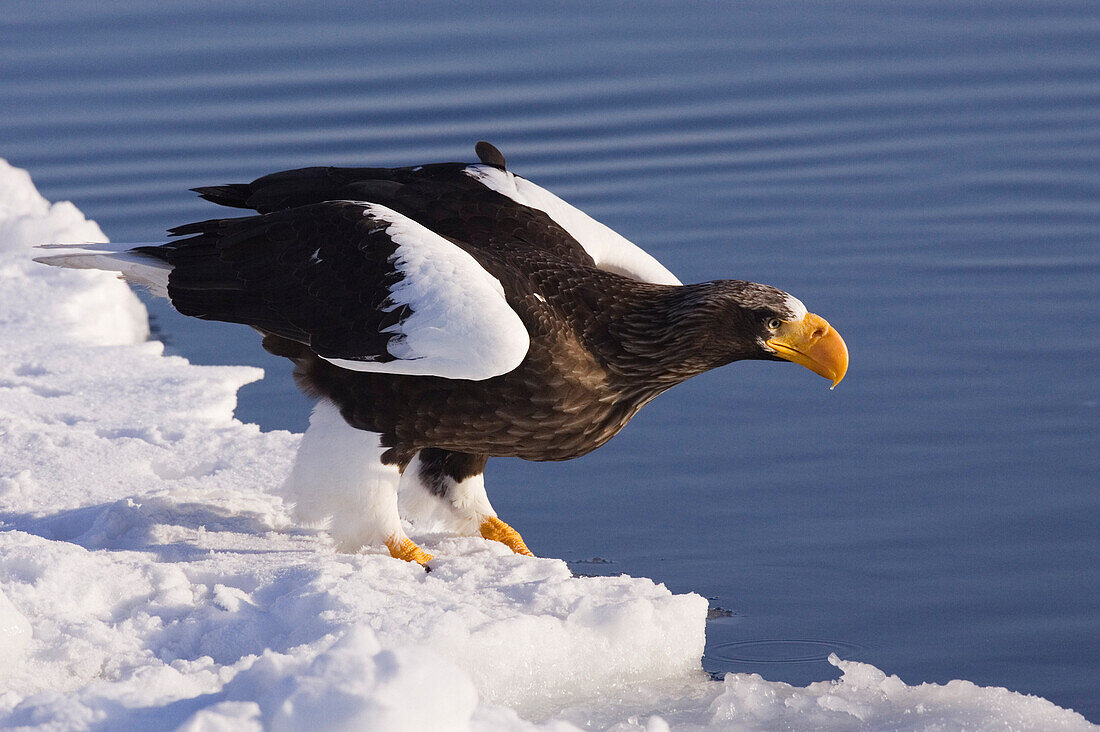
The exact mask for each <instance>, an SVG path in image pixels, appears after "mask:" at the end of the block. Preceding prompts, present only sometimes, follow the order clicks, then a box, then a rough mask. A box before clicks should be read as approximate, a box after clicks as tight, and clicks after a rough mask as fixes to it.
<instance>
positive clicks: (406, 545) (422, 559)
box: [386, 536, 435, 572]
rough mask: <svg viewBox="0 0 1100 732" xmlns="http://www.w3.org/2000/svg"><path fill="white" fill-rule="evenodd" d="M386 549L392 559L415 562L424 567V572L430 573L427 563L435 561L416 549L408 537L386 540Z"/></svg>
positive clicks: (419, 549)
mask: <svg viewBox="0 0 1100 732" xmlns="http://www.w3.org/2000/svg"><path fill="white" fill-rule="evenodd" d="M386 548H387V549H389V550H390V556H391V557H393V558H394V559H403V560H405V561H406V562H415V563H417V564H419V565H420V566H422V567H424V569H425V570H426V571H428V572H431V571H432V570H431V568H429V567H428V562H430V561H432V560H433V559H435V557H433V556H432V555H431V554H428V553H427V552H426V551H424V550H423V549H421V548H420V547H418V546H417V545H416V542H415V541H413V540H412V539H410V538H409V537H407V536H404V537H398V536H391V537H390V538H389V539H386Z"/></svg>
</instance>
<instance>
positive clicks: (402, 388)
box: [38, 142, 848, 566]
mask: <svg viewBox="0 0 1100 732" xmlns="http://www.w3.org/2000/svg"><path fill="white" fill-rule="evenodd" d="M475 152H476V154H477V157H478V159H479V161H480V162H478V163H473V164H469V163H436V164H428V165H417V166H410V167H400V168H369V167H364V168H344V167H311V168H302V169H297V170H288V171H284V172H279V173H273V174H271V175H266V176H263V177H262V178H258V179H257V180H254V181H252V182H251V183H243V184H230V185H220V186H209V187H203V188H196V189H194V190H195V191H196V192H197V193H198V194H199V195H200V196H201V197H202V198H204V199H207V200H208V201H212V202H213V203H216V204H220V205H222V206H228V207H233V208H238V209H248V210H250V211H251V212H252V213H251V214H250V215H245V216H238V217H233V218H215V219H210V220H207V221H200V222H197V223H191V224H186V225H183V226H179V227H176V228H174V229H170V230H169V234H171V235H172V237H174V238H172V239H171V240H169V241H168V242H167V243H162V244H159V245H142V246H136V247H134V246H132V245H124V246H125V248H123V247H111V246H110V245H105V246H100V245H94V246H92V245H82V246H80V247H79V248H69V247H66V248H64V249H63V250H62V251H60V252H55V253H51V254H49V255H46V256H42V257H39V258H38V261H40V262H43V263H45V264H50V265H57V266H62V267H71V268H92V269H104V270H109V271H117V272H119V273H120V276H121V277H123V278H124V279H126V280H128V281H129V282H131V283H134V284H136V285H139V286H142V287H145V288H147V289H149V290H150V291H152V292H153V293H154V294H156V295H159V296H162V297H166V298H167V299H168V300H169V301H170V302H171V303H172V305H173V307H174V308H175V309H176V310H178V311H179V312H181V313H183V314H184V315H189V316H193V317H196V318H203V319H206V320H218V321H225V322H230V323H243V324H245V325H249V326H251V327H252V328H254V329H256V330H257V331H259V332H260V333H261V334H262V336H263V341H262V343H263V347H264V348H265V349H266V350H267V351H269V352H271V353H273V354H275V355H277V356H282V357H285V358H287V359H289V360H290V361H292V362H293V364H294V377H295V380H296V383H297V384H298V386H299V388H300V389H301V390H302V391H303V392H305V393H306V394H307V395H308V396H310V397H312V398H314V399H315V400H316V406H315V408H314V410H313V412H312V414H311V417H310V424H309V427H308V429H307V430H306V432H305V434H304V435H303V437H302V441H301V446H300V448H299V451H298V454H297V456H296V458H295V462H294V465H293V468H292V470H291V473H290V476H289V478H288V480H287V483H286V486H285V489H284V490H285V495H286V497H287V498H288V499H289V500H290V501H292V502H293V504H294V506H295V509H294V510H295V513H296V516H297V517H298V518H299V519H300V520H304V521H308V522H327V524H328V526H329V531H330V532H331V534H332V536H333V539H334V540H335V541H336V543H337V545H338V546H339V548H341V549H343V550H347V551H355V550H358V549H360V548H362V547H365V546H383V545H384V546H385V547H386V549H387V550H388V551H389V553H390V555H391V556H393V557H396V558H398V559H403V560H406V561H410V562H417V563H419V564H421V565H425V566H427V562H429V561H430V560H431V559H432V556H431V555H430V554H428V553H427V552H425V551H423V550H422V549H421V548H420V547H419V546H418V545H417V544H416V543H415V542H414V541H413V540H412V539H410V538H409V537H408V535H407V534H406V532H405V530H404V528H403V524H402V522H401V515H402V512H403V511H404V513H405V515H406V516H407V517H408V516H413V517H430V518H432V519H433V520H435V521H437V522H440V523H441V524H442V525H443V526H444V527H445V528H446V529H447V530H449V531H452V532H455V533H457V534H461V535H473V536H477V535H480V536H482V537H484V538H485V539H489V540H494V541H499V542H502V543H503V544H505V545H506V546H508V547H509V548H511V549H512V550H513V551H514V552H516V553H519V554H526V555H530V554H531V552H530V550H529V549H528V548H527V545H526V543H525V542H524V540H523V538H522V537H521V536H520V534H519V533H518V532H517V531H516V530H515V529H513V528H512V527H511V526H509V525H508V524H507V523H505V522H504V521H502V520H501V519H500V518H499V517H498V516H497V514H496V511H494V509H493V507H492V504H491V503H490V502H489V499H488V496H487V495H486V492H485V482H484V471H485V466H486V461H487V460H488V458H489V457H491V456H514V457H520V458H524V459H526V460H538V461H541V460H568V459H570V458H575V457H578V456H580V455H584V454H586V453H588V452H590V451H591V450H594V449H596V448H597V447H599V446H601V445H603V444H604V443H605V442H607V441H608V440H609V439H611V438H612V437H613V436H614V435H615V434H616V433H617V432H618V431H619V430H621V429H622V428H623V427H624V426H625V425H626V424H627V422H629V421H630V420H631V419H632V418H633V417H634V415H635V414H637V413H638V410H640V409H641V408H642V407H643V406H645V405H646V404H647V403H648V402H649V401H650V400H652V399H653V398H655V397H656V396H657V395H659V394H661V393H662V392H663V391H665V390H666V389H668V388H670V387H672V386H675V385H676V384H679V383H680V382H682V381H684V380H686V379H689V378H691V377H692V376H695V375H697V374H701V373H703V372H705V371H708V370H710V369H713V368H716V367H719V366H724V365H726V364H729V363H732V362H734V361H741V360H747V359H753V360H766V361H790V362H794V363H797V364H800V365H802V366H804V367H806V368H808V369H809V370H811V371H813V372H815V373H817V374H819V375H821V376H823V377H825V378H826V379H828V380H829V381H830V382H831V383H832V385H833V386H834V387H835V386H836V385H837V384H838V383H840V381H841V379H843V378H844V374H845V372H846V371H847V367H848V351H847V347H846V346H845V344H844V341H843V339H842V338H841V337H840V335H839V334H838V333H837V332H836V330H835V329H834V328H832V326H830V324H829V323H828V322H826V321H825V319H823V318H821V317H820V316H818V315H815V314H813V313H810V312H808V311H807V310H806V307H805V306H804V305H803V304H802V302H801V301H800V300H798V299H797V298H795V297H794V296H792V295H790V294H788V293H786V292H784V291H782V290H780V289H777V288H775V287H771V286H768V285H763V284H758V283H755V282H747V281H742V280H730V279H727V280H715V281H712V282H702V283H698V284H688V285H685V284H682V283H681V282H680V281H679V280H678V279H677V278H676V277H675V276H674V275H673V274H672V273H671V272H670V271H669V270H668V269H666V268H665V267H664V266H662V265H661V264H660V263H659V262H658V261H657V260H656V259H654V258H653V257H652V256H650V255H649V254H647V253H646V252H644V251H643V250H642V249H641V248H639V247H638V246H636V245H634V244H633V243H631V242H629V241H628V240H626V239H625V238H623V237H622V236H620V235H619V234H617V233H615V232H614V231H612V230H611V229H610V228H608V227H607V226H604V225H603V224H601V223H599V222H597V221H595V220H593V219H592V218H590V217H589V216H587V215H586V214H584V213H583V212H581V211H580V210H578V209H576V208H574V207H573V206H571V205H569V204H568V203H566V202H565V201H563V200H562V199H560V198H558V197H557V196H555V195H554V194H552V193H550V192H549V191H547V190H546V189H544V188H541V187H539V186H537V185H535V184H534V183H531V182H530V181H528V180H526V179H524V178H521V177H520V176H518V175H515V174H514V173H513V172H512V171H510V170H509V169H508V168H507V166H506V164H505V159H504V156H503V155H502V154H501V153H500V151H499V150H497V148H495V147H494V146H492V145H490V144H489V143H487V142H479V143H478V144H477V146H476V147H475ZM399 493H400V495H401V505H400V506H399V502H398V496H399Z"/></svg>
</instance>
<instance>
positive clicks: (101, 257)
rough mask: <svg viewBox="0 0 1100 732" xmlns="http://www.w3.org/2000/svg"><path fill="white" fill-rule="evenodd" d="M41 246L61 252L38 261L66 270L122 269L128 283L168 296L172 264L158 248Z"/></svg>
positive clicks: (82, 245) (112, 245)
mask: <svg viewBox="0 0 1100 732" xmlns="http://www.w3.org/2000/svg"><path fill="white" fill-rule="evenodd" d="M38 248H39V249H51V250H59V251H58V253H57V254H47V255H43V256H41V257H35V258H34V261H36V262H40V263H41V264H48V265H51V266H53V267H65V268H66V269H100V270H104V271H107V272H118V273H119V276H120V277H122V279H124V280H126V281H127V282H129V283H131V284H134V285H138V286H141V287H144V288H145V289H147V290H149V292H151V293H152V294H154V295H156V296H157V297H163V298H167V297H168V274H169V273H170V272H171V271H172V265H171V264H169V263H168V262H165V261H164V260H162V259H160V258H158V257H157V256H155V255H154V254H153V253H152V251H155V247H150V246H147V245H134V244H107V243H95V244H75V245H73V244H43V245H42V246H39V247H38Z"/></svg>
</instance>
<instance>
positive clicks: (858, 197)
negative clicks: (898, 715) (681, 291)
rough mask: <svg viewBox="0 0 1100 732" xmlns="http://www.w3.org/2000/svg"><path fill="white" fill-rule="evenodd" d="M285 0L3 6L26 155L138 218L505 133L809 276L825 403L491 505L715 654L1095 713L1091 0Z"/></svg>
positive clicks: (711, 399)
mask: <svg viewBox="0 0 1100 732" xmlns="http://www.w3.org/2000/svg"><path fill="white" fill-rule="evenodd" d="M273 5H276V7H275V8H274V9H272V8H266V7H265V6H264V5H263V4H256V3H253V2H248V3H244V2H236V1H230V2H220V3H208V2H199V1H197V0H192V1H189V2H175V3H172V4H170V5H169V4H153V3H137V2H133V3H123V2H105V1H104V2H97V3H87V2H83V1H77V0H73V1H71V2H52V1H46V2H36V3H9V4H7V5H5V7H4V12H3V13H2V14H0V157H5V158H7V159H8V160H10V161H11V162H12V163H13V164H15V165H18V166H21V167H25V168H27V169H29V170H30V172H31V174H32V175H33V176H34V179H35V181H36V183H37V184H38V186H39V188H40V189H41V190H42V192H43V194H44V195H46V196H47V197H48V198H50V199H54V200H57V199H69V200H72V201H74V202H75V203H76V204H77V205H78V206H79V207H80V208H81V209H83V210H84V211H85V212H86V213H87V214H88V215H89V216H90V217H93V218H95V219H96V220H98V221H99V223H100V224H101V226H102V227H103V229H104V231H105V232H106V233H107V234H108V235H109V236H110V237H111V238H112V239H114V240H116V241H150V240H156V239H158V238H159V237H160V236H161V234H162V231H163V230H164V229H165V228H166V227H168V226H171V225H175V224H178V223H181V222H186V221H191V220H195V219H199V218H207V217H210V216H213V215H216V214H217V211H215V210H214V209H213V207H211V206H209V205H208V204H204V203H203V202H201V201H199V200H197V199H196V198H195V197H194V196H193V195H191V194H189V193H188V192H187V189H188V188H190V187H192V186H196V185H204V184H211V183H221V182H230V181H244V180H249V179H251V178H253V177H255V176H258V175H261V174H263V173H266V172H270V171H273V170H280V169H284V168H290V167H296V166H303V165H315V164H326V163H331V164H348V165H390V164H393V165H403V164H413V163H422V162H430V161H438V160H469V159H472V145H473V142H474V141H475V140H478V139H489V140H491V141H493V142H495V143H496V144H497V145H498V146H499V147H500V148H501V149H502V150H503V151H504V152H505V154H506V155H507V157H508V160H509V164H510V167H512V168H513V169H514V170H516V171H517V172H519V173H521V174H522V175H524V176H526V177H528V178H531V179H533V180H535V181H537V182H539V183H540V184H542V185H544V186H546V187H548V188H550V189H551V190H554V191H555V192H557V193H559V194H560V195H562V196H564V197H565V198H567V199H568V200H571V201H572V202H574V203H575V204H577V205H579V206H580V207H582V208H583V209H585V210H587V211H589V212H590V213H592V214H593V215H595V216H596V217H597V218H599V219H601V220H603V221H604V222H606V223H608V224H609V225H611V226H612V227H614V228H616V229H617V230H619V231H620V232H622V233H623V234H624V235H626V236H627V237H628V238H631V239H633V240H634V241H636V242H637V243H639V244H640V245H642V246H643V247H644V248H646V249H647V250H648V251H650V252H652V253H653V254H654V255H656V256H657V257H658V258H659V259H661V260H662V261H663V262H664V263H665V264H666V265H668V266H669V267H670V269H672V270H673V271H674V272H676V273H677V274H678V275H680V277H681V278H682V279H684V280H685V281H696V280H705V279H714V278H717V277H737V278H744V279H753V280H757V281H761V282H767V283H771V284H774V285H777V286H779V287H782V288H784V289H786V290H789V291H791V292H793V293H795V294H796V295H798V296H799V297H800V298H802V299H803V300H804V301H805V302H806V303H807V305H808V306H809V307H810V308H811V309H812V310H814V311H816V312H819V313H821V314H822V315H824V316H825V317H826V318H828V319H829V320H830V322H832V323H833V324H834V325H835V326H836V327H837V328H838V329H839V330H840V332H841V333H842V334H843V335H844V336H845V338H846V340H847V342H848V345H849V348H850V350H851V357H852V365H851V369H850V371H849V375H848V378H847V380H846V381H845V382H844V383H843V384H842V385H841V386H840V387H839V388H837V389H836V391H833V392H830V391H828V389H827V388H826V386H827V384H826V383H825V382H824V381H823V380H821V379H819V378H817V377H815V376H813V375H812V374H810V373H809V372H807V371H805V370H802V369H798V368H795V367H787V366H786V365H777V364H771V363H750V364H736V365H733V366H731V367H728V368H725V369H722V370H719V371H717V372H714V373H710V374H707V375H704V376H702V377H699V378H697V379H694V380H692V381H691V382H688V383H686V384H684V385H682V386H680V387H677V388H676V389H674V390H672V391H671V392H670V393H669V394H667V395H665V396H663V397H661V398H659V399H658V400H656V401H655V402H654V403H653V404H652V405H650V406H649V407H647V408H646V409H645V410H643V412H642V413H641V414H640V416H639V417H638V418H637V419H636V420H635V421H634V422H633V423H632V424H631V425H629V426H628V427H627V429H626V430H624V431H623V433H622V434H621V435H620V436H618V437H617V438H616V439H615V440H613V441H612V442H611V443H609V444H608V445H607V446H605V447H604V448H602V449H600V450H598V451H596V452H595V453H593V454H591V455H589V456H587V457H585V458H582V459H580V460H575V461H572V462H568V463H562V464H534V463H525V462H522V461H519V460H497V461H494V462H492V463H490V472H489V476H488V477H489V483H490V488H489V489H490V495H491V497H492V498H493V501H494V503H495V505H496V507H497V509H498V510H499V511H500V513H501V515H502V516H504V517H505V518H506V519H507V520H509V521H510V522H511V523H513V524H514V525H516V526H517V527H518V528H519V529H520V530H521V531H522V532H523V534H524V536H525V538H526V539H527V540H528V543H529V544H530V546H531V547H532V548H533V549H534V550H535V551H536V553H539V554H542V555H547V556H558V557H564V558H566V559H568V560H570V561H571V562H574V564H573V565H572V566H573V567H574V569H575V570H576V571H578V572H589V573H619V572H626V573H629V574H634V575H646V576H650V577H653V578H655V579H657V580H659V581H663V582H665V583H666V584H667V585H668V586H669V587H670V588H672V589H673V590H676V591H689V590H690V591H695V592H699V593H700V594H703V595H705V596H707V597H709V598H711V601H712V604H713V605H714V606H715V607H718V608H722V609H725V610H727V611H729V614H728V615H727V616H725V617H718V618H716V619H715V620H713V621H712V622H711V623H710V626H709V629H708V646H707V656H706V657H705V658H704V665H705V667H706V668H707V669H710V670H713V671H727V670H733V671H754V672H758V673H761V674H762V675H764V676H765V677H766V678H769V679H781V680H786V681H790V682H794V683H800V684H801V683H806V682H808V681H811V680H819V679H822V678H828V677H830V676H833V675H835V670H834V669H833V668H832V667H831V666H829V665H828V664H826V663H825V662H824V660H823V659H824V658H825V656H827V654H828V653H829V652H830V651H832V650H836V651H837V652H838V653H839V654H840V655H841V656H843V657H847V658H854V659H857V660H862V661H867V662H870V663H873V664H875V665H877V666H879V667H881V668H883V669H885V670H887V671H888V672H890V673H896V674H898V675H900V676H901V677H902V679H904V680H905V681H906V682H908V683H916V682H921V681H935V682H946V681H948V680H949V679H952V678H967V679H970V680H972V681H974V682H976V683H979V684H982V685H998V686H1007V687H1008V688H1011V689H1016V690H1020V691H1024V692H1028V693H1033V694H1039V695H1042V696H1044V697H1047V698H1049V699H1051V700H1052V701H1054V702H1056V703H1058V704H1059V705H1062V706H1067V707H1072V708H1075V709H1077V710H1078V711H1081V712H1083V713H1085V714H1086V715H1087V716H1088V717H1089V718H1090V719H1092V720H1094V721H1100V581H1098V579H1100V577H1098V571H1097V567H1098V566H1100V549H1098V546H1100V541H1098V539H1100V532H1098V530H1097V526H1100V498H1098V491H1097V487H1098V485H1100V479H1098V476H1100V378H1098V377H1100V327H1098V326H1097V323H1098V322H1100V247H1098V244H1100V3H1096V2H1092V1H1089V2H1054V1H1051V2H1046V1H1044V2H1039V1H1038V0H1036V1H1035V2H973V3H972V2H960V1H959V0H945V1H944V2H891V3H878V2H862V3H861V2H831V3H802V2H775V1H769V2H745V3H736V4H734V3H728V4H712V3H692V4H680V3H655V2H631V3H621V4H620V3H588V2H575V3H555V4H552V5H551V4H545V3H539V4H535V3H517V2H507V3H482V4H473V5H470V4H458V3H450V2H427V3H425V2H421V3H392V4H385V5H383V6H378V5H375V4H370V5H367V4H360V3H324V4H314V3H312V2H280V3H278V4H273ZM151 309H152V312H153V316H154V320H155V325H156V327H157V328H158V332H159V334H160V336H161V337H162V338H164V339H165V340H166V341H167V342H168V344H169V347H170V349H171V350H172V351H173V352H176V353H182V354H184V355H186V356H188V357H189V358H191V359H192V360H194V361H196V362H200V363H249V364H256V365H260V366H263V367H264V368H265V369H266V370H267V373H268V376H267V378H266V379H265V380H264V381H263V382H261V383H260V384H257V385H253V386H250V387H246V388H245V389H244V390H242V392H241V401H240V408H239V410H238V414H239V416H240V417H241V418H242V419H246V420H252V421H257V422H259V423H260V424H261V425H263V426H264V427H265V428H267V429H276V428H285V429H294V430H301V429H303V428H304V425H305V423H306V414H307V409H308V406H307V404H306V402H305V401H304V400H303V399H302V398H301V397H299V396H298V395H297V394H296V392H295V391H294V389H293V385H292V383H291V381H290V379H289V375H288V370H289V369H288V368H287V365H286V364H285V363H283V362H280V361H279V360H278V359H274V358H270V357H267V356H266V355H265V354H264V353H263V352H262V350H261V349H260V347H259V344H258V339H257V338H255V337H253V335H252V334H251V332H250V331H248V330H247V329H242V328H238V327H234V326H218V325H212V324H208V323H201V322H198V321H189V320H187V319H184V318H182V317H180V316H177V315H175V314H174V313H172V312H171V311H170V310H168V309H166V308H165V307H163V306H161V305H158V304H151ZM596 558H599V559H601V560H605V562H608V563H604V562H603V561H593V560H595V559H596ZM716 614H721V613H716Z"/></svg>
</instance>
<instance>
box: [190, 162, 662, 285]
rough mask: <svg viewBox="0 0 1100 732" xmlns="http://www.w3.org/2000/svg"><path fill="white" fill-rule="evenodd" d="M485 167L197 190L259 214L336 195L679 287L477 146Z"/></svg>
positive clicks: (451, 231) (278, 177)
mask: <svg viewBox="0 0 1100 732" xmlns="http://www.w3.org/2000/svg"><path fill="white" fill-rule="evenodd" d="M478 155H479V156H480V157H481V159H482V160H483V162H482V163H481V164H475V165H466V164H463V163H438V164H434V165H423V166H416V167H408V168H335V167H315V168H301V169H298V170H288V171H283V172H281V173H273V174H271V175H266V176H264V177H262V178H258V179H257V180H255V181H253V182H252V183H244V184H231V185H225V186H210V187H206V188H197V189H195V190H196V191H198V192H199V194H200V195H202V196H203V197H204V198H206V199H208V200H210V201H214V202H215V203H220V204H222V205H227V206H236V207H240V208H250V209H253V210H256V211H259V212H261V213H266V212H271V211H279V210H283V209H287V208H292V207H295V206H303V205H307V204H312V203H319V202H322V201H327V200H335V199H352V200H358V201H376V202H378V203H380V204H383V205H385V206H387V207H389V208H391V209H393V210H395V211H398V212H400V213H402V214H404V215H405V216H407V217H409V218H411V219H413V220H415V221H418V222H420V223H421V224H423V225H424V226H425V227H427V228H428V229H430V230H432V231H435V232H438V233H439V234H442V235H444V236H449V237H452V238H455V239H460V240H462V241H469V242H476V243H477V245H478V246H485V247H492V246H500V247H508V248H512V249H516V248H522V247H525V246H528V247H533V248H537V249H541V250H544V251H548V252H552V253H553V254H554V255H555V256H557V257H559V258H560V259H562V260H564V261H572V262H574V263H576V264H578V265H587V266H595V267H598V268H600V269H603V270H605V271H609V272H614V273H616V274H620V275H623V276H625V277H630V278H631V279H635V280H639V281H642V282H654V283H658V284H669V285H678V284H681V283H680V280H679V279H677V278H676V276H675V275H674V274H672V273H671V272H670V271H669V270H668V269H666V268H665V267H664V266H663V265H662V264H661V263H660V262H658V261H657V260H656V259H655V258H654V257H652V256H650V255H649V254H647V253H646V252H645V251H643V250H642V249H641V248H640V247H638V246H637V245H636V244H634V243H632V242H630V241H628V240H627V239H626V238H624V237H623V236H621V235H619V234H618V233H616V232H615V231H613V230H612V229H610V228H609V227H607V226H605V225H604V224H601V223H600V222H598V221H596V220H595V219H593V218H591V217H590V216H588V215H587V214H585V213H584V212H583V211H580V210H579V209H577V208H575V207H573V206H571V205H570V204H568V203H566V202H565V201H563V200H562V199H561V198H558V197H557V196H555V195H554V194H553V193H551V192H549V191H547V190H546V189H544V188H542V187H540V186H538V185H535V184H534V183H532V182H530V181H528V180H526V179H525V178H521V177H520V176H518V175H515V174H513V173H511V172H510V171H508V170H506V169H505V167H504V157H503V156H502V155H501V154H500V152H499V151H497V150H496V149H495V148H493V147H492V146H491V145H488V144H487V143H479V145H478Z"/></svg>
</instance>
